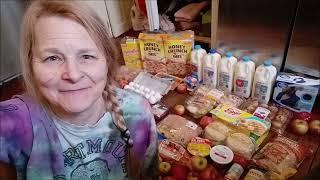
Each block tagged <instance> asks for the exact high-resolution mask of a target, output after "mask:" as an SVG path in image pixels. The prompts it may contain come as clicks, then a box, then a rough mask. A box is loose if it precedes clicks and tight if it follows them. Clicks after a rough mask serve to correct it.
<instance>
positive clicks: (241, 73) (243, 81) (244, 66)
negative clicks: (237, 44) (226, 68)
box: [233, 56, 255, 98]
mask: <svg viewBox="0 0 320 180" xmlns="http://www.w3.org/2000/svg"><path fill="white" fill-rule="evenodd" d="M254 71H255V64H254V62H252V61H251V58H250V57H249V56H243V58H242V61H239V62H237V64H236V66H235V72H234V82H233V90H234V93H235V94H236V95H238V96H240V97H245V98H248V97H249V96H250V93H251V88H252V81H253V76H254Z"/></svg>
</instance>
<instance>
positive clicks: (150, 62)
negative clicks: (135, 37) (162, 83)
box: [139, 33, 167, 74]
mask: <svg viewBox="0 0 320 180" xmlns="http://www.w3.org/2000/svg"><path fill="white" fill-rule="evenodd" d="M139 41H140V51H141V58H142V61H143V67H144V69H145V70H146V71H148V72H149V73H153V74H156V73H160V72H161V73H167V67H166V63H167V61H166V58H165V56H164V45H163V34H149V33H140V34H139Z"/></svg>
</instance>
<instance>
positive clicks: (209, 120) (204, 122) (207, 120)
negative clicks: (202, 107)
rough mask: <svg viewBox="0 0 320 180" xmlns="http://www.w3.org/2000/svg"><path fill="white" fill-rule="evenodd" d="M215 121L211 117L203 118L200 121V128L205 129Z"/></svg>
mask: <svg viewBox="0 0 320 180" xmlns="http://www.w3.org/2000/svg"><path fill="white" fill-rule="evenodd" d="M212 122H213V119H212V118H211V117H209V116H203V117H202V118H201V120H200V123H199V124H200V126H201V127H202V128H203V129H204V128H205V127H206V126H207V125H208V124H210V123H212Z"/></svg>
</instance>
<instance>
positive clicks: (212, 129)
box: [203, 121, 232, 144]
mask: <svg viewBox="0 0 320 180" xmlns="http://www.w3.org/2000/svg"><path fill="white" fill-rule="evenodd" d="M231 131H232V130H231V129H230V128H229V127H228V126H226V125H225V124H223V123H222V122H219V121H214V122H212V123H210V124H209V125H208V126H206V128H205V129H204V135H203V136H204V138H207V139H209V140H212V141H214V142H215V143H218V144H220V143H222V142H224V140H225V139H226V138H227V136H228V135H229V133H230V132H231Z"/></svg>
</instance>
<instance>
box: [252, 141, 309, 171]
mask: <svg viewBox="0 0 320 180" xmlns="http://www.w3.org/2000/svg"><path fill="white" fill-rule="evenodd" d="M308 154H310V151H308V150H307V149H306V148H305V147H304V146H303V145H302V144H300V143H298V142H296V141H293V140H291V139H288V138H286V137H283V136H277V137H275V138H274V139H273V140H271V141H270V142H268V143H267V144H266V145H265V146H264V147H263V148H262V149H261V150H260V151H259V152H258V153H257V154H255V155H254V157H253V162H254V163H255V164H256V165H258V166H260V167H261V168H264V169H265V170H267V171H270V172H272V173H276V174H278V175H280V176H284V177H288V176H289V175H290V174H294V173H293V172H294V170H296V169H297V168H298V167H299V165H300V164H301V162H302V161H303V160H304V158H305V157H306V156H308ZM272 173H271V174H272Z"/></svg>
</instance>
